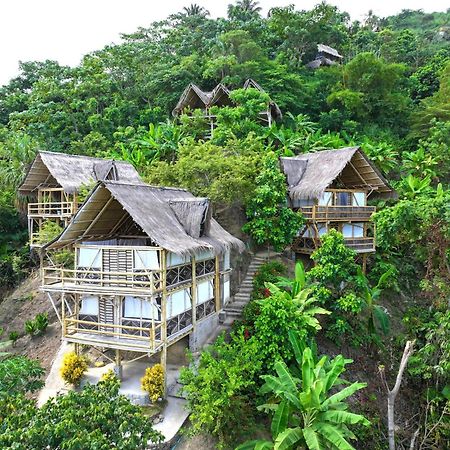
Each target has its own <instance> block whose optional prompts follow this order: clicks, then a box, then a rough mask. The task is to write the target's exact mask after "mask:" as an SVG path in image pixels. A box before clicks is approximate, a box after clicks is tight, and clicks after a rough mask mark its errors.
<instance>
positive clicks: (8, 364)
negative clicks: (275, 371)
mask: <svg viewBox="0 0 450 450" xmlns="http://www.w3.org/2000/svg"><path fill="white" fill-rule="evenodd" d="M44 373H45V371H44V369H43V368H42V367H41V366H40V364H39V362H38V361H36V360H33V359H29V358H27V357H25V356H9V357H6V358H4V359H2V360H0V403H1V401H3V400H5V399H6V398H7V397H12V396H14V395H17V394H25V393H27V392H36V391H37V390H39V389H40V388H41V387H42V386H43V385H44V383H43V381H42V377H43V375H44ZM0 410H1V408H0ZM0 415H1V413H0ZM0 424H1V420H0Z"/></svg>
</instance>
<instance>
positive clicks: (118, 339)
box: [63, 315, 187, 353]
mask: <svg viewBox="0 0 450 450" xmlns="http://www.w3.org/2000/svg"><path fill="white" fill-rule="evenodd" d="M84 319H89V320H84ZM84 319H80V318H78V319H77V318H76V316H75V315H71V316H68V317H65V318H64V319H63V338H64V340H66V341H68V342H74V343H78V344H88V345H101V346H104V347H107V348H115V349H119V350H127V351H135V352H152V353H153V352H157V351H158V350H159V349H160V348H161V346H162V338H161V328H162V325H161V323H160V322H156V321H151V320H149V321H136V322H139V324H136V325H124V323H126V322H129V320H127V319H122V324H115V323H101V322H98V319H97V316H92V318H89V317H85V318H84ZM186 331H187V330H186Z"/></svg>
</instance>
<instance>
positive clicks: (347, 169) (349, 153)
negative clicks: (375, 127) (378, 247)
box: [280, 147, 393, 200]
mask: <svg viewBox="0 0 450 450" xmlns="http://www.w3.org/2000/svg"><path fill="white" fill-rule="evenodd" d="M280 161H281V167H282V170H283V172H284V173H285V175H286V177H287V183H288V185H289V196H290V197H291V199H292V200H300V199H318V198H319V197H320V196H321V195H322V194H323V192H324V191H325V190H326V189H327V188H330V187H332V186H335V187H338V186H341V187H345V188H348V189H363V190H366V191H368V192H369V193H370V194H374V193H377V194H380V195H382V196H386V195H390V194H392V192H393V190H392V188H391V187H390V186H389V183H388V181H387V180H386V178H385V177H384V176H383V175H382V174H381V172H380V171H379V170H378V168H377V167H376V166H375V164H374V163H372V161H370V160H369V159H368V158H367V156H366V155H365V154H364V152H363V151H362V150H361V148H359V147H345V148H340V149H336V150H323V151H319V152H315V153H304V154H301V155H298V156H294V157H291V158H280Z"/></svg>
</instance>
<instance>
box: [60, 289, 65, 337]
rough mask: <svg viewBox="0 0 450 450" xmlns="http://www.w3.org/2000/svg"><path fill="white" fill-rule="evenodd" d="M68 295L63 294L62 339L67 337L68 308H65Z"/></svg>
mask: <svg viewBox="0 0 450 450" xmlns="http://www.w3.org/2000/svg"><path fill="white" fill-rule="evenodd" d="M65 296H66V294H65V293H64V292H63V293H62V294H61V308H62V309H61V321H62V337H65V336H66V308H65V306H64V305H65V303H66V298H65Z"/></svg>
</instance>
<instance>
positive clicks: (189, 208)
mask: <svg viewBox="0 0 450 450" xmlns="http://www.w3.org/2000/svg"><path fill="white" fill-rule="evenodd" d="M169 205H170V207H171V208H172V209H173V212H174V213H175V216H176V217H177V219H178V221H179V222H180V223H181V225H183V228H184V229H185V231H186V233H187V234H189V236H192V237H194V238H199V237H200V236H201V235H202V231H203V232H206V233H207V232H208V231H209V227H210V223H211V208H210V207H209V199H207V198H180V199H176V200H169Z"/></svg>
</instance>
